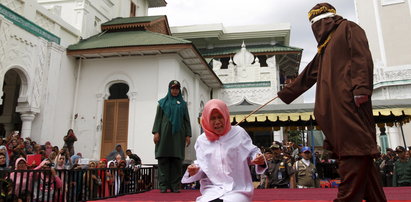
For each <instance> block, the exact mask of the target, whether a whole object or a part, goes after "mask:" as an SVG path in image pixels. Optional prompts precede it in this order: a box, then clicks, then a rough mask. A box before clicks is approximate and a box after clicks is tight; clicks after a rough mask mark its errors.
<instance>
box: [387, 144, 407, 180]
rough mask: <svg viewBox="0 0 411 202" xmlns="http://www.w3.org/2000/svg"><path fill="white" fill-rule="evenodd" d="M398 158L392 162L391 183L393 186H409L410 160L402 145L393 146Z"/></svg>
mask: <svg viewBox="0 0 411 202" xmlns="http://www.w3.org/2000/svg"><path fill="white" fill-rule="evenodd" d="M395 152H396V153H397V155H398V160H397V161H396V162H395V163H394V174H393V178H392V184H393V186H394V187H404V186H411V160H410V159H408V158H407V156H406V155H405V154H406V150H405V148H404V147H402V146H398V147H397V148H395Z"/></svg>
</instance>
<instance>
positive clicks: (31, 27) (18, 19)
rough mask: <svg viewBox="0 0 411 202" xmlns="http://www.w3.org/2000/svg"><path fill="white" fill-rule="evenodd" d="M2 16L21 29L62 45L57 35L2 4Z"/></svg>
mask: <svg viewBox="0 0 411 202" xmlns="http://www.w3.org/2000/svg"><path fill="white" fill-rule="evenodd" d="M0 14H1V15H3V16H4V17H5V18H6V19H8V20H10V21H11V22H13V23H14V24H15V25H17V26H19V27H20V28H22V29H24V30H26V31H28V32H30V33H32V34H34V35H36V36H39V37H41V38H44V39H46V40H47V41H50V42H55V43H57V44H60V38H59V37H57V36H56V35H54V34H52V33H50V32H48V31H47V30H45V29H43V28H41V27H39V26H38V25H36V24H34V23H33V22H31V21H30V20H27V19H26V18H24V17H23V16H21V15H19V14H17V13H16V12H14V11H12V10H10V9H9V8H7V7H6V6H4V5H3V4H1V3H0Z"/></svg>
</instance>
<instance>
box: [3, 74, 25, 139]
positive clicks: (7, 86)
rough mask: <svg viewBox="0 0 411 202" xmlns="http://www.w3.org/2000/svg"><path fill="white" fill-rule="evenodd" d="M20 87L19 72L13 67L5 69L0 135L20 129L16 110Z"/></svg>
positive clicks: (18, 115)
mask: <svg viewBox="0 0 411 202" xmlns="http://www.w3.org/2000/svg"><path fill="white" fill-rule="evenodd" d="M20 88H21V78H20V76H19V74H18V73H17V72H16V71H15V70H13V69H11V70H9V71H7V72H6V74H5V75H4V80H3V89H2V90H3V96H2V97H1V100H2V104H1V105H0V137H6V136H7V135H9V134H11V132H13V131H21V125H22V122H21V119H20V114H19V113H18V112H16V106H17V99H18V98H19V95H20Z"/></svg>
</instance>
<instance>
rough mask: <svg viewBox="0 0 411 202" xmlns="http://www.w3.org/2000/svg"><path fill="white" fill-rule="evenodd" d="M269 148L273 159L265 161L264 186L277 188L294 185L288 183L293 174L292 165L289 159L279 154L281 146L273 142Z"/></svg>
mask: <svg viewBox="0 0 411 202" xmlns="http://www.w3.org/2000/svg"><path fill="white" fill-rule="evenodd" d="M270 149H271V150H272V152H273V159H272V160H271V161H267V165H268V168H267V170H266V175H267V183H266V186H265V188H271V189H273V188H274V189H279V188H290V187H294V185H293V184H290V183H292V182H291V181H290V177H291V176H292V175H293V174H294V170H293V166H292V164H291V162H290V161H289V160H286V159H284V158H283V156H282V155H281V152H282V150H281V146H280V145H278V144H276V143H273V145H271V147H270Z"/></svg>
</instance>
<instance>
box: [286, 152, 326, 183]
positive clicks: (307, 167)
mask: <svg viewBox="0 0 411 202" xmlns="http://www.w3.org/2000/svg"><path fill="white" fill-rule="evenodd" d="M301 156H302V157H303V158H302V159H301V160H298V161H296V162H295V163H294V166H293V168H294V169H295V173H294V175H295V176H294V177H292V180H295V181H296V183H294V184H295V185H297V188H316V187H319V184H320V183H319V180H318V178H317V172H316V169H315V165H314V163H312V162H311V161H310V160H311V158H312V153H311V149H310V147H303V148H302V149H301ZM292 188H296V187H292Z"/></svg>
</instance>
